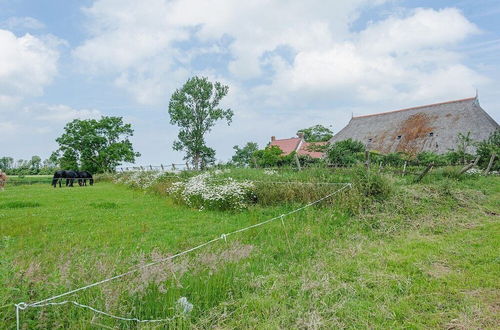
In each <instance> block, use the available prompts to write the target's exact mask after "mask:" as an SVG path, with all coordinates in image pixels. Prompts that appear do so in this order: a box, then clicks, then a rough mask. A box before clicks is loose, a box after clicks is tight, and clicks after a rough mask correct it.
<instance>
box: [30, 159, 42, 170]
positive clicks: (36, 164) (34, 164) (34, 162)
mask: <svg viewBox="0 0 500 330" xmlns="http://www.w3.org/2000/svg"><path fill="white" fill-rule="evenodd" d="M41 168H42V159H41V158H40V156H33V157H31V160H30V173H31V174H38V173H40V169H41Z"/></svg>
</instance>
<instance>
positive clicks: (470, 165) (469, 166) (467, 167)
mask: <svg viewBox="0 0 500 330" xmlns="http://www.w3.org/2000/svg"><path fill="white" fill-rule="evenodd" d="M479 158H481V156H477V157H476V160H474V162H473V163H470V164H469V165H467V166H465V167H464V168H462V169H461V170H460V172H458V174H464V173H465V172H467V171H468V170H470V169H471V168H473V167H474V166H476V165H477V162H478V161H479Z"/></svg>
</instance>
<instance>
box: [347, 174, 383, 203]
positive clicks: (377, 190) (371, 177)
mask: <svg viewBox="0 0 500 330" xmlns="http://www.w3.org/2000/svg"><path fill="white" fill-rule="evenodd" d="M352 183H353V189H354V190H356V191H358V192H360V193H361V194H362V195H363V196H365V197H368V198H371V199H374V200H377V201H382V200H385V199H387V198H388V197H389V196H390V194H391V192H392V188H391V187H392V186H391V183H390V182H389V180H388V179H387V178H386V177H384V176H382V175H380V174H377V173H373V172H370V171H366V170H365V169H363V168H357V169H355V171H354V176H353V180H352Z"/></svg>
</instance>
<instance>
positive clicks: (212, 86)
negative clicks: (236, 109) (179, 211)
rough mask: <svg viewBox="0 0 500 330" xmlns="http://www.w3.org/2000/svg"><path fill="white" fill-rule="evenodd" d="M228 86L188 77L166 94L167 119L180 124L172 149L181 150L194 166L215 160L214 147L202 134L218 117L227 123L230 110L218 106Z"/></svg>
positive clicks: (229, 121) (208, 129) (229, 119)
mask: <svg viewBox="0 0 500 330" xmlns="http://www.w3.org/2000/svg"><path fill="white" fill-rule="evenodd" d="M228 91H229V87H228V86H225V85H222V84H221V83H219V82H215V83H212V82H210V81H208V79H207V78H206V77H192V78H190V79H188V81H186V83H185V84H184V86H182V88H181V89H177V90H176V91H175V92H174V93H173V94H172V97H171V98H170V103H169V105H168V113H169V114H170V123H171V124H172V125H177V126H179V128H180V131H179V134H178V136H177V138H178V140H177V141H175V142H174V146H173V148H174V150H177V151H184V152H185V153H186V156H185V157H184V159H186V160H190V161H191V163H192V164H193V166H194V168H195V169H200V168H201V169H202V168H204V167H206V165H207V164H209V163H211V162H213V161H214V160H215V150H213V149H212V148H209V147H208V146H207V145H206V144H205V134H207V133H209V132H210V131H211V130H212V127H213V126H214V125H215V123H216V122H217V121H218V120H220V119H226V121H227V123H228V125H229V124H231V120H232V118H233V115H234V113H233V111H232V110H231V109H222V108H220V107H219V103H220V101H221V100H222V98H223V97H224V96H226V95H227V92H228Z"/></svg>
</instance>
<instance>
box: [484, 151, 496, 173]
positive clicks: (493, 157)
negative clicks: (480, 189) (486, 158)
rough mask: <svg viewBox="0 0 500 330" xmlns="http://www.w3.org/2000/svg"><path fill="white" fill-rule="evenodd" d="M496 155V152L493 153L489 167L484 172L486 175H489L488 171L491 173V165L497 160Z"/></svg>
mask: <svg viewBox="0 0 500 330" xmlns="http://www.w3.org/2000/svg"><path fill="white" fill-rule="evenodd" d="M496 156H497V154H496V153H492V154H491V157H490V162H489V163H488V167H487V168H486V169H485V170H484V172H483V174H484V175H488V173H490V170H491V167H492V166H493V161H494V160H495V157H496Z"/></svg>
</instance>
